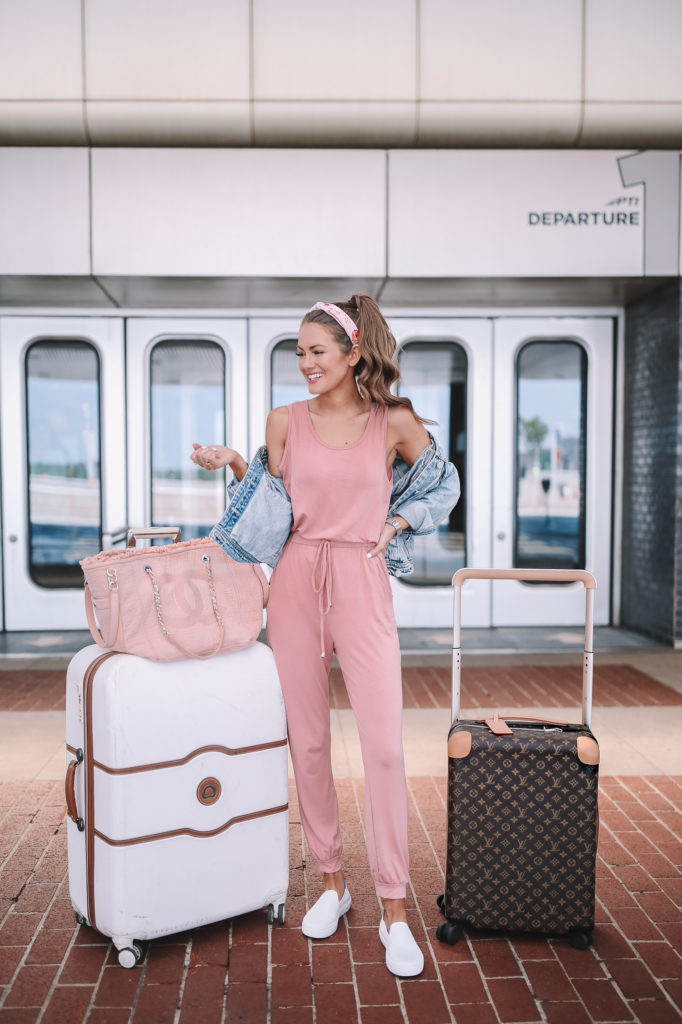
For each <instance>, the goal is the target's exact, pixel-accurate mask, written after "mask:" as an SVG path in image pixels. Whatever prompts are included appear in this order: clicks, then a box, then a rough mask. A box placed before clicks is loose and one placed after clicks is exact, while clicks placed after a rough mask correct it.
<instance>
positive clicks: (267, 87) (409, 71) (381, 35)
mask: <svg viewBox="0 0 682 1024" xmlns="http://www.w3.org/2000/svg"><path fill="white" fill-rule="evenodd" d="M416 7H417V5H416V4H415V2H414V0H372V2H371V3H366V0H335V2H332V3H330V2H327V3H319V0H287V3H285V4H283V3H281V0H254V3H253V33H254V39H253V46H254V98H255V99H257V100H260V99H266V100H275V99H300V100H373V99H374V100H403V99H408V100H409V99H414V98H415V95H416V46H415V39H416V35H417V31H416Z"/></svg>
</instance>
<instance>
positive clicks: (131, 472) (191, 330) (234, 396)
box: [126, 315, 248, 526]
mask: <svg viewBox="0 0 682 1024" xmlns="http://www.w3.org/2000/svg"><path fill="white" fill-rule="evenodd" d="M192 338H194V339H196V340H197V341H212V342H215V343H216V344H218V345H220V347H221V348H222V350H223V352H224V353H225V381H224V392H225V434H226V443H227V444H228V445H230V446H231V447H234V448H236V449H237V450H238V451H241V452H244V451H245V450H246V448H247V439H248V429H247V422H246V417H247V405H248V361H247V327H246V319H245V318H244V317H206V318H202V317H185V316H179V317H174V316H171V315H168V316H149V317H146V316H139V317H129V318H128V319H127V320H126V353H127V370H126V377H127V399H126V405H127V418H128V444H127V450H128V520H127V522H128V523H129V524H130V525H131V526H148V525H149V523H150V521H151V480H150V478H151V464H150V463H151V410H150V380H151V373H150V359H149V356H150V353H151V350H152V348H153V347H154V345H156V344H157V342H160V341H171V340H173V339H187V340H190V339H192ZM140 438H143V443H142V444H140V440H139V439H140ZM197 440H198V441H200V442H203V443H204V444H211V443H212V442H213V441H216V442H219V441H220V439H219V438H208V437H207V438H197ZM189 456H190V452H189V451H188V452H187V459H188V460H189ZM227 482H228V483H229V474H228V481H227Z"/></svg>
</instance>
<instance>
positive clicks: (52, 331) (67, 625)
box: [0, 317, 126, 630]
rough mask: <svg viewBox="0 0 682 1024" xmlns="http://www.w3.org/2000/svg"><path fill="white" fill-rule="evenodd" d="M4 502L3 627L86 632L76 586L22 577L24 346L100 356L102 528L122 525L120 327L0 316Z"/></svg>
mask: <svg viewBox="0 0 682 1024" xmlns="http://www.w3.org/2000/svg"><path fill="white" fill-rule="evenodd" d="M0 331H1V337H2V346H1V347H0V382H1V384H2V410H1V413H0V416H1V418H0V423H1V425H2V434H1V440H2V502H3V552H4V571H5V625H6V628H7V629H10V630H11V629H29V630H30V629H85V628H86V621H85V608H84V603H83V591H82V588H80V587H78V588H73V589H66V590H58V589H54V588H46V587H40V586H37V585H36V584H35V583H34V582H33V581H32V580H31V579H30V577H29V575H28V568H27V565H28V480H27V467H26V444H27V438H26V410H25V370H24V357H25V353H26V348H27V346H28V345H29V344H30V342H31V341H33V340H36V339H37V338H47V339H50V340H52V339H55V340H57V339H59V338H64V339H83V340H85V341H88V342H89V343H91V344H92V345H93V346H95V348H96V349H97V352H98V354H99V358H100V409H101V422H100V438H101V447H102V461H101V468H100V472H101V486H102V526H103V531H104V532H105V533H106V532H107V531H110V530H112V529H114V528H116V527H117V526H119V525H120V524H121V523H123V522H125V509H126V488H125V445H124V440H123V439H124V436H125V421H124V401H123V396H124V376H123V363H124V359H123V324H122V321H121V320H120V319H117V318H108V319H105V318H95V317H92V318H85V317H83V318H74V317H63V318H62V317H54V318H52V317H50V318H48V317H45V318H41V317H35V318H28V317H5V318H3V319H2V322H1V324H0Z"/></svg>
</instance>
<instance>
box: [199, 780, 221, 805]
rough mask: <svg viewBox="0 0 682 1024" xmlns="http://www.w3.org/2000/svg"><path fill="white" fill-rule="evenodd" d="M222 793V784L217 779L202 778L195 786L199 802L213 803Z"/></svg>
mask: <svg viewBox="0 0 682 1024" xmlns="http://www.w3.org/2000/svg"><path fill="white" fill-rule="evenodd" d="M221 793H222V786H221V785H220V783H219V782H218V780H217V779H213V778H208V779H202V780H201V782H200V783H199V785H198V786H197V800H198V801H199V803H200V804H214V803H215V802H216V800H217V799H218V798H219V796H220V794H221Z"/></svg>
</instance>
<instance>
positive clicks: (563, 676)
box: [0, 664, 682, 711]
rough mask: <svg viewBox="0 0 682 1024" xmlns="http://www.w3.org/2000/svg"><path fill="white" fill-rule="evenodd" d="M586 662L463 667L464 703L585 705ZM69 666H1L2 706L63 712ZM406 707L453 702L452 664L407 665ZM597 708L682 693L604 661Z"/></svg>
mask: <svg viewBox="0 0 682 1024" xmlns="http://www.w3.org/2000/svg"><path fill="white" fill-rule="evenodd" d="M581 672H582V669H581V666H580V664H577V665H542V664H539V665H516V664H514V665H507V666H495V665H488V666H483V665H481V666H469V665H465V666H464V668H463V669H462V705H463V706H465V707H491V706H495V705H497V706H502V705H504V706H505V707H506V706H509V705H515V706H517V707H564V706H566V705H567V704H569V705H570V704H575V705H576V706H579V705H580V692H581V678H582V677H581ZM65 678H66V672H65V670H64V669H32V670H28V671H27V670H26V669H12V668H6V669H4V670H3V671H0V711H63V710H64V707H65V697H64V681H65ZM330 696H331V706H332V707H335V708H347V707H349V706H350V704H349V701H348V695H347V693H346V688H345V685H344V682H343V677H342V675H341V670H340V669H338V668H333V669H332V671H331V677H330ZM403 704H404V707H405V708H445V707H450V669H449V668H448V667H446V666H442V665H437V666H429V665H413V666H405V667H403ZM594 704H595V707H656V706H659V707H660V706H667V707H673V706H680V705H682V693H678V692H676V691H675V690H674V689H672V687H670V686H666V685H665V684H664V683H661V682H659V681H658V680H656V679H653V678H652V677H651V676H649V675H647V674H646V673H644V672H642V671H640V670H639V669H637V668H634V667H633V666H631V665H622V664H621V665H618V664H599V665H597V666H596V668H595V672H594Z"/></svg>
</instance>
